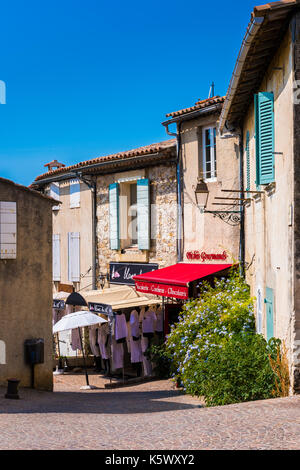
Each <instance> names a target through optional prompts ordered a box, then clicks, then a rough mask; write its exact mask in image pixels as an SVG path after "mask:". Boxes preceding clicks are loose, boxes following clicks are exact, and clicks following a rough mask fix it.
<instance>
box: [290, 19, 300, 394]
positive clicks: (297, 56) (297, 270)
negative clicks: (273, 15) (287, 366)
mask: <svg viewBox="0 0 300 470" xmlns="http://www.w3.org/2000/svg"><path fill="white" fill-rule="evenodd" d="M292 25H293V27H294V34H295V36H294V44H293V46H294V47H293V66H294V79H295V80H296V83H295V84H296V86H295V88H296V89H295V92H294V94H293V105H294V106H293V111H294V122H293V124H294V128H293V131H294V133H293V144H294V160H293V172H294V186H292V188H291V189H292V190H293V196H294V244H293V247H292V250H293V255H294V260H295V261H294V276H293V279H292V281H293V283H294V317H293V320H294V321H293V331H292V340H293V380H294V390H295V391H297V392H299V391H300V191H299V188H300V165H299V155H300V93H299V88H300V14H299V13H297V15H296V16H295V18H294V21H293V22H292Z"/></svg>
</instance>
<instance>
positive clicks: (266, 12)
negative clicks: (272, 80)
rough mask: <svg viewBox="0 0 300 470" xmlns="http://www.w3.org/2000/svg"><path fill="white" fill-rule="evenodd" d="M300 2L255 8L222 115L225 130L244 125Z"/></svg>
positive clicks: (292, 1) (222, 125) (273, 3)
mask: <svg viewBox="0 0 300 470" xmlns="http://www.w3.org/2000/svg"><path fill="white" fill-rule="evenodd" d="M299 5H300V0H288V1H287V0H281V1H278V2H272V3H269V4H266V5H261V6H259V7H255V8H254V10H253V12H252V17H251V20H250V23H249V24H248V27H247V30H246V34H245V36H244V39H243V41H242V45H241V48H240V51H239V54H238V58H237V61H236V64H235V67H234V71H233V74H232V77H231V80H230V84H229V88H228V91H227V94H226V98H225V102H224V105H223V109H222V113H221V116H220V123H219V129H220V131H221V132H223V131H224V130H233V129H236V128H238V127H240V124H241V121H242V119H243V116H244V115H245V113H246V112H247V109H248V107H249V105H250V103H251V100H252V99H253V94H254V93H256V92H257V90H258V89H259V87H260V85H261V82H262V80H263V78H264V75H265V73H266V71H267V69H268V67H269V66H270V63H271V61H272V59H273V57H274V54H275V53H276V51H277V49H278V47H279V45H280V43H281V41H282V39H283V37H284V35H285V34H286V31H287V29H288V26H289V23H290V20H291V17H292V15H293V14H294V13H295V11H296V10H297V9H299Z"/></svg>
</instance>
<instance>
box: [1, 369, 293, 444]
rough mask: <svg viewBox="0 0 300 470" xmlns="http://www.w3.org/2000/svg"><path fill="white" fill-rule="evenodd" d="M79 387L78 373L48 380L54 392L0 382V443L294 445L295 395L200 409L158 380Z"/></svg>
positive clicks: (100, 381) (98, 381)
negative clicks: (8, 390)
mask: <svg viewBox="0 0 300 470" xmlns="http://www.w3.org/2000/svg"><path fill="white" fill-rule="evenodd" d="M104 382H105V380H104V379H100V378H98V377H97V376H95V375H94V376H92V377H90V383H91V384H93V385H97V386H98V387H99V388H98V389H96V390H92V391H81V390H79V387H80V385H84V376H83V375H67V376H58V377H56V378H55V393H49V392H38V391H35V390H28V389H21V390H20V397H21V399H20V400H6V399H4V398H3V397H4V394H5V389H4V388H0V430H1V438H0V449H106V450H109V449H112V450H123V449H125V450H134V449H137V450H138V449H146V450H152V449H153V450H163V449H165V450H194V449H300V396H298V397H290V398H281V399H273V400H265V401H258V402H250V403H244V404H237V405H230V406H223V407H215V408H204V407H203V406H202V405H201V402H200V401H199V400H198V399H196V398H192V397H190V396H185V395H183V394H182V393H181V392H180V391H178V390H175V389H174V386H173V383H172V382H171V381H168V380H159V381H155V382H148V383H145V384H140V385H135V386H131V387H125V388H118V389H112V390H107V389H104Z"/></svg>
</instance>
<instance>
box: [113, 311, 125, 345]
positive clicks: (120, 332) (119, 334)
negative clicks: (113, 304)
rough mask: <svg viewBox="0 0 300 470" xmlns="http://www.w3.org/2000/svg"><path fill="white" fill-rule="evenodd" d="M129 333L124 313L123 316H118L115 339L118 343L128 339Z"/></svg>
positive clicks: (116, 318)
mask: <svg viewBox="0 0 300 470" xmlns="http://www.w3.org/2000/svg"><path fill="white" fill-rule="evenodd" d="M127 336H128V331H127V325H126V317H125V315H124V313H122V314H121V315H116V317H115V338H116V341H119V340H122V339H125V338H127Z"/></svg>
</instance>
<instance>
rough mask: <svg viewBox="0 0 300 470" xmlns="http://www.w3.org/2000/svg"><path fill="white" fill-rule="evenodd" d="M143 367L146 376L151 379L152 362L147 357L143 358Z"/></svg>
mask: <svg viewBox="0 0 300 470" xmlns="http://www.w3.org/2000/svg"><path fill="white" fill-rule="evenodd" d="M143 366H144V376H145V377H149V376H150V375H152V366H151V362H150V361H149V359H148V358H147V357H145V356H143Z"/></svg>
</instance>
